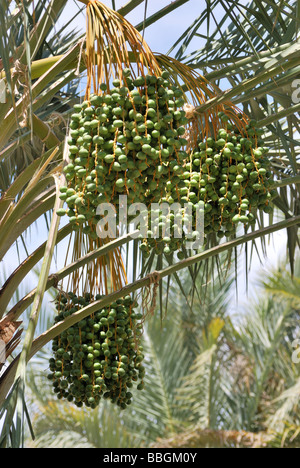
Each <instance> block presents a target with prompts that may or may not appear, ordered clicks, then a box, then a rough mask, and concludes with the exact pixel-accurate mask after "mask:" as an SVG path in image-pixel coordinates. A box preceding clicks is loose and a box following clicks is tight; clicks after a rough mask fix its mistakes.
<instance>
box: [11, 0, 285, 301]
mask: <svg viewBox="0 0 300 468" xmlns="http://www.w3.org/2000/svg"><path fill="white" fill-rule="evenodd" d="M103 3H105V4H106V5H108V6H109V7H111V1H110V0H104V1H103ZM124 3H126V0H121V1H120V0H116V8H120V7H121V6H123V5H124ZM169 3H170V0H149V1H148V8H147V15H148V16H150V15H151V14H152V13H154V12H155V11H157V10H158V9H161V8H163V7H164V6H166V5H168V4H169ZM201 5H202V2H201V1H200V2H199V0H190V1H189V3H188V5H183V6H182V7H180V8H179V9H177V10H175V11H174V12H172V13H171V14H169V15H168V16H167V17H165V18H162V19H161V20H160V21H158V22H157V23H154V24H153V25H151V26H150V27H149V28H147V29H146V31H145V40H146V41H147V43H148V45H149V46H150V48H151V49H152V51H153V52H162V53H167V52H168V50H169V49H170V47H171V46H172V45H173V43H174V42H175V41H176V39H177V38H178V37H179V36H180V35H181V34H182V33H183V32H184V31H185V30H186V28H187V27H188V26H189V25H190V24H191V23H192V22H193V21H194V19H195V17H196V16H197V15H198V14H199V10H200V6H201ZM80 7H82V4H81V3H79V2H75V1H74V0H72V1H70V2H69V4H68V8H66V9H65V10H64V12H63V14H62V15H61V17H60V19H59V21H58V22H57V24H56V28H57V30H59V28H60V27H61V26H63V25H64V24H66V23H67V22H68V21H69V20H70V18H71V17H72V16H73V15H74V14H75V12H76V11H78V8H80ZM215 14H216V18H218V17H220V15H222V9H221V7H220V8H219V9H217V10H216V11H215ZM143 18H144V5H143V4H142V5H140V6H139V7H138V8H136V9H135V10H134V11H132V12H131V13H130V14H129V15H128V16H127V19H128V20H129V21H130V22H132V24H133V25H136V24H138V23H140V22H141V21H142V20H143ZM72 27H73V28H74V27H76V28H77V29H79V30H81V31H82V32H83V33H84V31H85V14H84V12H83V13H81V14H79V15H78V16H77V18H76V21H75V22H74V24H73V25H72ZM69 29H70V28H69ZM197 41H199V42H198V43H194V44H193V49H196V48H200V47H201V46H203V39H200V38H198V39H197ZM84 90H85V86H84V82H83V83H82V93H84ZM62 223H63V221H62ZM45 236H46V225H45V223H44V221H43V220H41V221H40V222H39V223H38V224H37V225H35V226H33V227H32V229H31V233H30V234H29V235H28V237H27V240H26V242H27V243H28V250H29V252H32V251H34V250H35V248H36V247H38V246H39V245H40V244H41V243H42V242H44V241H45V240H46V237H45ZM19 247H20V252H21V258H24V256H25V252H24V250H23V249H22V245H21V244H19ZM258 247H259V241H258ZM285 247H286V233H285V231H284V232H279V233H277V234H275V235H274V236H273V237H272V238H270V244H269V246H268V259H265V260H264V263H263V265H261V264H260V262H259V259H258V257H257V255H256V253H255V252H254V254H253V264H252V268H251V271H250V274H249V295H252V296H253V295H254V294H256V291H257V289H256V283H257V280H258V279H259V277H260V276H261V275H262V276H263V275H266V273H267V271H268V270H269V269H270V268H273V267H276V266H277V264H278V263H279V262H280V261H281V259H282V258H284V254H285ZM66 248H67V242H66V241H65V242H62V243H61V244H60V246H59V252H63V251H65V250H66ZM63 262H64V258H63V255H61V254H59V255H58V257H57V258H56V259H55V261H54V262H53V268H52V270H51V272H55V271H56V270H57V269H59V268H61V267H62V266H63ZM18 264H19V257H18V255H17V253H16V252H15V253H13V254H11V253H10V254H9V255H8V256H7V257H6V258H5V261H4V263H2V276H3V270H4V269H5V272H6V276H7V275H8V274H9V273H10V272H12V271H13V270H14V268H16V267H17V266H18ZM238 271H239V275H238V285H239V286H238V290H239V303H238V305H236V304H234V305H233V310H235V309H236V307H239V306H240V305H242V304H244V305H247V303H248V300H249V299H248V296H246V283H245V256H244V255H240V257H239V259H238ZM36 281H37V279H36V277H35V276H32V277H31V278H30V277H29V281H28V280H27V282H25V284H26V286H25V288H27V289H28V290H31V289H32V284H34V283H35V284H36Z"/></svg>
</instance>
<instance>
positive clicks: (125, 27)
mask: <svg viewBox="0 0 300 468" xmlns="http://www.w3.org/2000/svg"><path fill="white" fill-rule="evenodd" d="M80 3H81V4H83V5H82V7H84V11H86V15H87V18H88V20H89V22H88V24H89V26H88V30H87V35H85V34H82V33H81V32H80V33H76V32H74V33H72V34H68V33H64V28H63V29H62V30H61V31H56V32H54V31H53V25H54V24H55V19H56V18H58V17H59V15H60V14H61V12H62V10H63V9H64V8H67V7H68V4H69V2H67V1H66V0H65V1H63V0H61V1H57V2H46V4H45V2H38V3H37V4H36V2H35V3H33V2H31V1H27V2H22V3H20V4H19V3H18V4H17V7H16V8H15V9H13V6H12V4H11V2H9V1H4V2H2V3H1V7H0V21H1V30H2V31H6V34H3V35H2V37H1V42H0V54H1V62H0V73H1V74H0V80H1V83H4V84H5V94H6V100H5V102H4V103H3V104H1V105H0V121H1V130H2V131H1V135H0V164H1V171H0V172H1V174H0V184H1V186H0V190H1V192H0V193H1V198H0V220H1V221H0V232H1V236H0V260H3V259H5V258H7V256H8V255H11V253H12V252H14V251H15V250H14V249H15V247H16V245H19V243H20V242H22V243H23V245H24V246H25V252H26V249H27V245H26V235H28V232H29V231H30V228H31V227H32V226H33V225H34V223H37V222H38V223H40V218H41V217H42V216H46V220H47V219H48V220H49V221H48V228H49V229H48V237H47V236H46V237H45V239H44V243H42V244H41V245H40V246H38V247H37V248H36V249H35V250H34V252H32V253H31V254H30V253H29V252H27V255H25V257H24V259H22V260H21V261H20V264H19V265H18V267H17V268H16V269H15V270H14V271H13V272H12V273H11V274H10V276H9V277H8V278H6V279H5V281H4V283H3V285H2V287H1V290H0V331H1V337H2V338H3V340H2V341H4V343H5V346H6V356H7V357H8V360H7V362H6V363H5V365H4V366H2V373H1V376H0V404H1V413H0V415H1V417H2V418H3V429H2V434H1V439H0V441H1V444H2V446H9V445H11V446H15V447H18V446H21V445H22V431H23V429H24V416H25V417H26V416H28V412H27V409H26V404H25V396H24V395H25V380H26V369H27V364H28V361H29V360H30V359H31V358H32V357H33V356H34V355H35V354H36V353H37V352H38V351H40V350H41V349H43V348H44V347H45V346H46V345H47V343H49V342H50V341H51V340H52V339H53V338H55V336H57V335H58V334H59V333H61V332H62V331H63V330H66V329H67V328H68V327H70V326H71V325H72V324H74V323H76V322H77V321H79V320H81V319H82V318H84V317H87V316H89V315H91V314H92V313H93V312H95V311H96V310H98V309H99V308H102V307H105V306H107V305H109V304H110V303H111V302H113V301H114V300H116V299H118V298H121V297H124V295H126V294H127V293H128V294H129V293H130V294H131V293H136V292H138V291H141V290H148V289H149V288H150V289H151V288H152V287H153V281H154V285H155V286H157V285H158V286H159V287H158V288H156V287H154V289H153V290H152V292H158V295H159V311H160V318H162V317H163V316H164V315H165V314H164V310H165V307H166V308H169V306H170V305H169V294H166V300H165V301H164V300H163V298H164V288H166V289H167V291H168V292H169V291H170V287H171V281H173V283H174V285H176V287H177V288H179V289H178V290H179V291H180V293H181V295H182V296H183V297H184V298H185V300H186V301H187V304H188V308H189V310H190V311H192V310H194V300H195V298H197V297H198V295H199V294H200V292H199V287H197V284H198V283H197V281H199V279H201V281H203V282H206V283H207V282H208V281H209V278H210V277H211V276H215V275H214V274H213V272H214V271H215V269H216V270H217V271H220V270H221V265H222V261H223V260H222V258H224V257H222V256H223V255H224V253H225V255H226V256H227V261H229V262H230V261H231V259H232V257H233V258H234V260H235V262H236V267H237V264H238V259H239V255H241V252H242V251H244V252H245V255H246V257H247V259H248V256H249V252H250V255H251V252H252V251H254V249H256V248H257V240H260V243H261V247H262V249H263V252H264V254H265V255H267V254H268V248H267V244H266V239H267V237H268V236H269V235H272V234H273V233H274V232H277V231H279V230H281V229H285V230H286V231H287V236H288V243H287V253H288V259H289V265H290V268H291V272H292V273H293V272H294V258H295V252H296V248H297V246H298V243H299V239H298V226H299V222H300V216H299V185H300V176H299V152H298V146H299V143H298V140H297V134H298V131H299V126H298V118H297V113H298V112H299V103H297V102H294V101H295V93H294V91H295V87H294V85H295V83H296V79H297V76H298V74H299V70H300V69H299V65H300V59H299V54H298V47H299V39H298V35H299V21H298V17H299V12H298V8H299V5H298V3H297V2H296V1H289V2H280V3H279V4H278V3H276V2H273V1H268V2H256V1H254V2H249V3H248V4H247V5H245V6H241V5H240V4H238V5H236V4H234V5H233V4H232V2H231V1H227V0H226V1H222V2H216V1H207V2H206V4H205V5H202V4H201V5H200V4H199V6H198V7H197V8H198V10H199V11H195V21H194V23H193V24H192V25H190V27H188V28H187V30H186V31H185V33H184V34H183V35H182V36H181V37H179V38H178V40H177V41H176V42H175V44H174V46H173V47H172V48H171V49H170V51H169V52H168V53H166V54H163V53H157V54H153V52H152V51H151V50H150V48H149V47H148V46H147V44H145V42H144V41H143V38H142V33H143V31H145V29H146V28H147V27H149V26H151V25H153V24H154V23H155V22H158V21H160V22H161V23H163V21H167V19H168V14H171V13H172V14H174V12H175V11H177V12H178V14H179V13H180V11H182V9H183V8H188V7H189V0H176V1H175V2H171V3H170V4H169V5H167V6H166V7H164V8H162V9H159V10H158V11H156V12H155V13H154V14H153V15H151V16H148V15H147V1H144V0H130V1H129V2H128V3H127V4H126V5H125V6H123V7H122V8H119V9H118V12H117V13H115V10H116V9H117V5H116V2H114V1H113V2H112V4H111V5H110V6H111V7H112V8H109V7H108V6H106V5H104V4H102V3H100V2H98V0H95V1H94V2H88V1H85V0H81V1H80ZM106 3H107V2H106ZM139 5H143V6H144V7H145V8H144V13H145V14H144V18H143V20H142V21H141V22H140V23H139V24H137V25H135V27H133V26H131V25H130V23H128V22H126V20H125V19H124V18H125V17H126V15H128V14H129V13H130V12H132V11H133V10H134V9H135V8H136V7H138V6H139ZM85 6H86V10H85ZM220 7H221V8H222V13H223V15H222V20H221V21H217V20H216V11H217V8H220ZM99 12H100V13H101V14H100V13H99ZM110 24H111V25H112V24H114V25H115V26H114V27H117V26H118V28H119V29H118V31H119V32H120V35H118V34H117V35H112V34H111V30H110V27H111V26H110ZM166 24H167V23H166ZM116 25H117V26H116ZM204 27H205V30H206V32H205V34H203V31H204ZM99 31H101V34H99ZM92 34H95V35H96V36H93V35H92ZM122 34H123V36H122ZM101 37H105V39H106V42H105V41H104V42H101V41H102V39H101ZM94 39H95V40H94ZM123 39H124V40H123ZM200 39H202V41H201V42H203V39H204V45H201V44H200V46H199V45H198V42H200ZM97 41H98V42H97ZM124 41H125V42H126V41H127V42H129V45H130V47H131V48H130V50H127V47H124V44H125V42H124ZM95 42H96V43H97V47H95ZM105 50H106V51H107V50H109V51H110V53H109V54H106V53H105ZM103 57H106V60H104V61H103ZM141 58H142V60H143V64H146V65H147V66H148V69H150V70H152V71H153V72H155V71H156V70H160V69H161V70H164V69H165V70H168V71H169V72H170V73H171V75H172V76H173V78H174V80H177V81H180V82H181V83H182V87H183V90H184V91H185V92H186V95H188V94H190V95H191V96H192V100H193V104H194V105H193V108H194V112H195V113H196V114H194V115H196V116H197V118H199V119H201V118H202V116H204V117H203V118H204V119H206V121H207V120H208V116H212V115H215V114H216V113H217V111H218V110H220V109H223V106H225V104H226V105H227V104H228V102H230V105H231V106H237V107H239V108H240V109H241V110H242V111H243V112H245V113H246V114H247V116H249V118H252V119H255V120H256V121H258V126H260V127H265V128H267V132H266V134H265V137H264V144H265V145H266V146H268V148H270V153H269V154H270V161H271V164H272V172H273V173H274V179H275V182H274V189H276V190H277V196H276V198H274V200H273V204H274V207H275V215H267V216H266V215H264V216H261V217H259V218H258V219H257V223H256V226H255V228H254V229H253V230H252V231H251V232H248V233H245V232H242V231H239V232H238V235H237V236H236V238H233V239H232V240H230V241H228V242H223V241H221V240H220V239H217V238H216V237H213V239H212V242H211V243H210V244H208V245H207V247H206V248H205V249H204V250H203V251H201V252H200V253H198V254H197V255H188V256H187V258H186V259H185V260H182V261H180V262H176V260H175V259H174V258H169V257H166V258H165V256H163V255H158V256H153V257H150V258H149V259H148V260H147V261H146V262H143V259H142V258H141V257H140V255H139V254H138V249H137V245H138V242H137V241H134V242H132V238H131V236H130V235H129V234H125V235H120V237H118V238H117V239H114V240H110V241H109V242H106V243H103V244H98V246H97V248H96V249H90V248H89V247H88V246H87V245H85V244H83V245H82V244H80V242H79V240H78V237H76V235H73V234H72V228H71V225H70V224H68V223H67V224H65V225H64V226H63V227H61V228H60V229H59V218H58V216H57V214H56V213H57V210H58V209H59V208H61V206H62V201H61V200H60V198H59V197H58V194H59V190H58V188H59V185H60V184H61V183H62V178H63V176H62V174H63V172H62V169H63V163H64V161H65V159H66V154H67V151H68V147H67V144H66V142H65V136H66V133H67V129H68V122H69V116H70V113H71V112H72V106H73V104H74V103H78V102H79V100H80V99H79V96H78V80H79V78H80V74H81V73H87V77H88V84H91V82H92V81H93V80H94V83H96V86H98V85H99V83H100V82H101V80H103V78H104V77H105V71H106V72H107V70H111V69H120V68H122V67H123V66H124V63H125V64H129V66H132V67H133V66H138V67H139V66H141V62H139V60H141ZM99 64H102V69H100V68H101V67H99V70H100V71H99V75H96V74H95V66H96V65H99ZM118 67H119V68H118ZM200 73H201V74H202V75H200ZM97 76H98V80H100V81H97ZM201 76H202V77H204V78H201V79H200V78H199V77H201ZM224 86H226V87H228V86H229V88H226V89H224ZM206 131H207V132H208V131H209V130H208V129H206ZM47 216H48V217H47ZM63 241H66V242H68V243H69V248H68V251H69V252H70V251H72V252H73V256H72V255H71V256H70V255H69V256H68V255H67V258H66V264H65V265H64V266H63V267H62V268H60V269H59V270H58V271H57V270H55V269H54V272H53V273H52V274H50V273H51V268H52V267H53V262H52V260H53V256H54V252H55V249H57V251H58V252H59V249H60V246H61V245H62V244H63V243H64V242H63ZM249 243H250V247H251V248H250V249H249ZM131 246H132V248H131ZM27 250H28V249H27ZM62 250H63V256H64V255H65V246H64V247H63V248H62ZM39 262H41V266H40V273H39V277H38V282H37V285H36V287H35V288H34V289H32V290H31V291H29V292H26V293H25V294H24V296H22V297H16V291H17V290H18V288H20V285H22V284H23V282H24V280H25V279H26V277H27V275H28V274H29V273H31V272H32V271H33V270H34V269H35V268H36V266H37V265H38V264H39ZM91 262H95V265H97V268H99V269H100V270H101V271H103V272H105V273H103V275H104V276H105V277H106V278H108V279H107V280H106V282H105V284H103V290H104V292H105V296H106V297H104V298H102V299H100V300H99V301H98V302H97V303H94V304H91V305H89V306H87V307H85V308H84V309H82V311H81V312H80V314H79V315H76V316H74V317H68V318H67V319H65V320H64V321H63V322H61V323H60V324H58V325H56V326H54V327H52V326H49V325H47V327H46V328H45V329H44V330H43V332H42V333H41V334H40V335H39V336H38V337H35V332H36V330H38V329H39V327H38V326H39V321H40V320H41V319H40V310H41V306H42V301H43V298H44V296H45V292H46V291H47V290H49V289H50V288H53V287H54V288H57V287H59V284H60V282H61V281H62V280H63V279H65V278H74V277H76V278H77V277H78V276H80V274H82V272H83V274H84V272H86V268H87V266H88V265H89V264H91ZM129 265H135V267H134V268H133V269H132V271H131V272H129ZM184 269H186V271H187V272H188V275H189V279H190V282H191V285H190V289H189V290H188V291H187V290H186V289H185V288H184V287H183V282H182V279H181V278H180V272H181V270H184ZM236 271H237V269H236ZM80 272H81V273H80ZM126 273H128V275H129V273H131V275H132V282H128V280H127V277H126V276H127V275H126ZM154 273H155V274H154ZM201 294H202V295H203V291H202V292H201ZM204 298H205V294H204ZM154 299H156V297H154ZM153 305H155V301H154V302H153ZM275 309H276V307H275V308H274V310H273V308H272V306H271V304H266V305H265V313H264V316H263V317H260V319H259V322H258V323H260V326H261V327H264V326H265V325H266V326H271V325H272V326H274V327H275V325H276V324H274V323H272V320H275V319H274V317H276V316H277V317H278V320H279V323H282V322H284V323H285V321H286V320H289V314H288V313H287V312H286V315H285V313H283V312H282V310H281V314H282V316H280V310H277V311H276V310H275ZM26 311H29V319H28V321H27V320H26V321H25V317H26ZM276 314H278V315H276ZM156 319H157V318H156ZM221 320H222V319H221V318H220V317H218V318H217V320H216V321H212V324H211V325H210V323H208V324H206V339H204V340H203V342H202V343H200V344H199V343H197V345H198V346H200V348H199V350H198V352H197V356H198V357H199V359H198V360H197V358H195V362H194V367H191V375H194V376H196V378H197V379H202V377H203V378H204V379H205V378H206V374H205V375H204V376H202V373H203V369H204V368H206V366H207V365H208V366H210V367H211V366H212V365H213V366H216V369H217V371H218V370H220V369H219V368H220V361H219V358H218V349H219V348H218V345H219V343H218V345H217V344H216V343H215V342H214V340H215V341H218V339H219V336H220V334H225V331H224V330H226V327H225V326H224V327H223V326H222V325H223V323H222V321H221ZM268 320H269V321H270V322H271V324H269V322H268ZM22 321H23V325H25V324H26V326H25V330H24V331H25V333H24V338H22V337H21V335H20V326H21V322H22ZM265 321H267V322H268V323H266V322H265ZM276 323H277V322H276ZM153 326H156V324H154V325H153ZM203 326H204V325H203ZM252 327H254V324H253V325H252ZM263 329H264V328H263ZM285 330H286V329H284V333H285ZM272 332H274V336H273V335H272V340H270V337H269V341H270V344H269V346H270V352H271V351H272V350H273V349H276V344H277V340H280V339H281V338H282V335H281V333H282V328H279V329H277V328H276V327H275V328H273V329H272ZM259 333H260V332H259V329H257V330H256V331H255V330H254V329H253V328H252V329H251V330H250V329H249V330H244V332H243V334H242V335H241V337H240V338H239V340H238V339H237V338H236V339H237V341H238V342H239V344H241V343H242V342H243V339H245V340H249V342H248V341H247V345H248V346H249V347H251V346H252V345H253V346H254V343H255V341H253V340H255V338H257V339H259V338H260V335H259ZM147 336H148V335H145V337H146V339H147ZM21 338H22V339H21ZM196 341H197V339H196ZM220 341H222V340H220ZM187 342H188V344H189V345H192V341H191V343H189V340H186V341H185V343H187ZM259 344H260V343H258V345H259ZM149 346H150V348H151V341H150V342H149ZM195 346H196V343H195ZM244 346H245V347H246V344H244ZM18 347H20V353H19V354H16V351H15V350H16V348H17V349H18V350H19V348H18ZM184 349H185V350H187V352H188V351H189V352H191V353H192V350H189V346H187V344H186V346H184ZM160 352H161V353H162V352H163V350H162V349H161V350H160ZM228 352H229V351H228ZM250 354H251V353H250ZM182 356H184V354H182ZM152 357H153V356H152ZM171 358H172V356H171V355H170V359H171ZM153 359H154V357H153ZM187 362H188V358H187ZM170 365H171V363H170ZM272 366H273V361H272V356H271V355H269V354H268V353H267V356H266V361H263V362H261V368H259V367H258V368H257V369H256V370H257V372H258V374H257V375H256V377H257V380H256V381H255V383H254V384H253V385H254V386H255V389H256V391H257V397H256V398H252V399H250V400H251V401H250V403H249V401H247V402H244V401H243V392H245V391H246V390H245V389H246V386H245V387H243V388H242V389H241V391H240V393H238V396H237V399H236V400H235V402H238V401H240V400H241V404H250V407H249V408H247V411H248V412H249V414H250V415H251V417H249V418H248V421H240V422H239V428H242V427H243V428H245V427H246V430H248V431H257V430H258V429H260V428H261V426H260V424H261V422H260V420H259V418H257V413H258V406H259V403H260V397H261V395H262V394H263V392H264V388H265V387H264V386H265V382H266V380H265V379H266V378H267V376H268V375H269V371H270V368H271V367H272ZM183 370H184V367H182V371H183ZM192 386H193V382H192V381H191V380H189V378H188V377H187V379H186V381H185V384H184V385H183V387H182V393H180V398H182V399H183V400H186V398H187V393H188V392H191V394H194V393H193V391H194V389H192ZM204 387H205V386H204ZM167 396H169V395H167ZM228 398H229V396H228ZM239 399H240V400H239ZM141 410H142V409H141ZM193 412H194V414H195V415H197V418H199V420H201V421H205V422H203V426H202V427H205V428H206V429H212V430H215V429H216V427H217V421H216V420H215V419H214V418H215V417H216V415H209V416H208V415H207V412H206V410H205V408H203V407H197V405H195V407H194V409H193ZM217 413H218V412H217V411H216V414H217ZM15 416H16V417H15ZM176 417H177V416H176ZM224 418H225V416H224ZM227 418H228V419H229V418H230V413H229V414H228V415H227ZM175 419H176V418H175ZM27 420H28V422H29V418H28V417H27ZM29 424H30V422H29ZM171 425H173V423H172V422H171ZM174 427H175V426H174ZM164 435H165V434H164ZM164 435H163V436H164Z"/></svg>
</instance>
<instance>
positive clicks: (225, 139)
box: [141, 112, 276, 258]
mask: <svg viewBox="0 0 300 468" xmlns="http://www.w3.org/2000/svg"><path fill="white" fill-rule="evenodd" d="M238 117H239V119H240V124H239V125H235V123H232V122H231V121H230V118H229V117H228V115H226V113H225V112H220V113H219V119H220V122H222V125H223V126H222V127H220V128H219V129H218V130H217V131H216V133H215V137H211V136H206V137H205V138H204V139H202V138H201V139H199V138H198V140H197V142H196V145H195V147H194V148H193V150H192V151H191V152H190V158H189V160H188V161H187V162H186V164H185V168H184V172H183V174H182V176H181V180H182V182H183V186H182V187H181V188H180V189H179V193H180V202H181V210H180V211H179V213H177V214H176V213H175V214H174V213H172V212H170V214H169V216H168V217H166V215H164V214H162V213H160V214H158V216H160V217H159V227H160V228H161V231H160V233H161V232H163V230H164V229H165V228H166V226H168V228H169V230H168V231H165V232H164V235H160V236H158V238H156V239H151V237H148V238H147V239H144V240H143V243H142V245H141V248H142V250H143V251H144V252H145V254H146V256H149V255H150V252H151V251H152V250H153V249H154V251H155V252H156V253H162V252H163V253H165V254H167V255H169V254H171V253H172V252H174V251H178V252H179V257H180V258H183V256H182V254H181V248H182V247H183V246H185V244H186V241H187V238H186V237H185V232H184V231H182V236H183V239H178V238H176V235H175V232H176V230H177V231H178V224H177V223H176V217H177V220H178V219H179V222H180V223H181V222H182V221H183V220H185V217H186V216H189V215H190V214H191V216H190V218H188V219H187V224H188V223H191V224H190V232H189V236H188V240H189V241H190V242H193V241H195V242H197V240H199V238H200V237H201V236H200V233H199V231H198V230H197V229H198V226H199V225H198V224H197V220H196V213H197V215H200V213H201V210H200V209H199V207H200V206H201V207H202V212H203V216H204V218H203V228H204V233H205V235H209V234H211V233H213V232H214V233H216V234H217V236H218V237H219V238H222V237H227V238H231V237H232V236H234V235H235V234H236V231H237V226H238V225H239V224H242V225H244V227H245V228H247V227H249V226H251V225H254V224H255V222H256V220H257V211H263V212H265V213H271V212H272V206H271V200H272V198H273V197H274V196H276V190H272V185H273V177H272V172H271V170H270V160H269V159H268V157H267V154H268V148H267V147H265V146H264V140H263V139H262V138H261V137H262V135H263V133H264V130H263V129H260V128H257V127H256V122H255V121H254V120H251V121H246V122H247V123H245V122H244V119H245V116H244V115H243V114H240V115H239V116H238ZM176 196H177V190H174V187H173V185H172V182H168V183H167V184H166V194H165V196H164V197H163V198H162V201H163V202H165V203H169V204H170V205H171V204H172V203H174V201H175V200H176ZM199 202H200V203H199ZM187 207H189V208H190V209H191V210H190V211H188V210H187ZM178 217H179V218H178ZM180 223H179V224H180ZM199 247H201V246H199V244H197V243H195V249H197V248H199Z"/></svg>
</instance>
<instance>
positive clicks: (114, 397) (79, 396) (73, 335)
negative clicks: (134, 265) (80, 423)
mask: <svg viewBox="0 0 300 468" xmlns="http://www.w3.org/2000/svg"><path fill="white" fill-rule="evenodd" d="M99 299H101V296H98V295H97V296H96V297H95V300H99ZM93 301H94V297H93V296H91V294H89V293H85V294H84V296H77V295H76V294H74V293H72V292H69V293H68V294H60V295H59V296H58V298H57V301H56V308H57V312H58V314H57V316H56V319H55V321H56V322H60V321H62V320H64V319H65V318H66V317H68V316H69V315H72V314H73V313H75V312H78V311H79V310H81V309H82V308H83V307H86V306H87V305H89V304H91V303H92V302H93ZM136 306H137V304H136V303H135V301H133V300H132V298H131V296H126V297H124V298H123V299H118V300H117V301H116V302H114V303H112V304H111V305H110V306H109V307H104V308H101V309H99V311H97V312H95V313H93V314H92V315H90V316H88V317H87V318H85V319H83V320H80V321H79V322H78V323H76V324H75V325H73V326H72V327H70V328H68V329H67V330H66V331H64V332H63V333H61V334H60V335H59V336H57V337H56V338H55V339H54V340H53V344H52V350H53V357H51V358H50V360H49V368H50V374H49V375H48V379H49V380H51V381H52V384H53V389H54V392H55V393H56V395H57V398H59V399H67V400H68V401H69V402H74V403H75V405H76V406H78V407H82V406H83V405H85V406H87V407H90V408H96V407H97V406H98V405H99V403H100V401H101V399H103V398H104V399H109V400H110V401H111V402H112V403H114V404H116V405H118V406H119V407H120V408H121V409H125V408H126V407H127V406H128V405H130V403H131V401H132V393H131V389H132V387H133V386H134V385H136V388H137V389H138V390H141V389H142V388H143V387H144V381H143V378H144V374H145V369H144V366H143V365H142V362H143V358H144V355H143V348H142V346H141V345H140V343H139V338H140V335H141V334H142V328H143V324H142V322H141V319H142V318H143V316H142V314H139V313H137V312H135V308H136Z"/></svg>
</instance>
